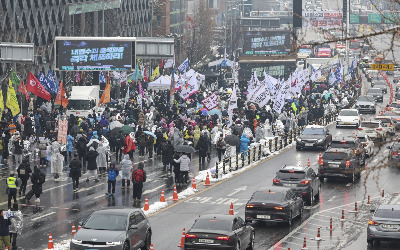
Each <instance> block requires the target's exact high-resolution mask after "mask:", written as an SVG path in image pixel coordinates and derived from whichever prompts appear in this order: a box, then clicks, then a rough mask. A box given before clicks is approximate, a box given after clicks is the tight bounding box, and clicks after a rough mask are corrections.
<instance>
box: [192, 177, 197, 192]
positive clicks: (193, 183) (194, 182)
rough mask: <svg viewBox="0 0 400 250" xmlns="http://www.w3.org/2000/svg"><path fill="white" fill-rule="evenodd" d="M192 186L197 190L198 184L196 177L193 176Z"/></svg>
mask: <svg viewBox="0 0 400 250" xmlns="http://www.w3.org/2000/svg"><path fill="white" fill-rule="evenodd" d="M192 188H193V189H194V190H197V186H196V179H195V178H194V177H193V181H192Z"/></svg>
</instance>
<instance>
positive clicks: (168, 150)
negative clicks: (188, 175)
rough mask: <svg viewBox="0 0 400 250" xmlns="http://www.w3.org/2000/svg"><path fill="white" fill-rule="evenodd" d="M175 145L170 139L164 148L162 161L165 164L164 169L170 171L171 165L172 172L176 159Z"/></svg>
mask: <svg viewBox="0 0 400 250" xmlns="http://www.w3.org/2000/svg"><path fill="white" fill-rule="evenodd" d="M174 151H175V149H174V145H172V143H171V141H168V142H167V143H166V144H165V145H164V147H163V150H162V162H163V165H164V171H168V168H167V167H168V166H169V172H172V163H173V160H174Z"/></svg>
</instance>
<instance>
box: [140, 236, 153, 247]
mask: <svg viewBox="0 0 400 250" xmlns="http://www.w3.org/2000/svg"><path fill="white" fill-rule="evenodd" d="M150 247H151V233H150V232H147V234H146V240H145V242H144V246H143V247H142V248H141V250H150Z"/></svg>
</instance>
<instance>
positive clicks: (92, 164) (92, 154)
mask: <svg viewBox="0 0 400 250" xmlns="http://www.w3.org/2000/svg"><path fill="white" fill-rule="evenodd" d="M98 155H99V153H97V151H95V150H94V148H93V147H90V149H89V153H87V155H86V160H87V174H86V182H89V176H91V175H93V176H94V182H99V177H98V175H97V156H98Z"/></svg>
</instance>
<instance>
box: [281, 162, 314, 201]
mask: <svg viewBox="0 0 400 250" xmlns="http://www.w3.org/2000/svg"><path fill="white" fill-rule="evenodd" d="M273 184H274V185H275V186H281V187H290V188H291V189H292V190H293V191H294V192H295V193H296V194H297V195H299V196H301V197H303V200H305V201H306V202H307V203H308V204H309V205H311V204H312V203H313V201H314V199H319V195H320V187H321V184H320V181H319V178H318V176H317V174H316V173H315V172H314V170H313V169H312V168H311V167H308V166H284V167H282V168H281V169H280V170H279V171H278V172H277V173H276V176H275V178H274V180H273Z"/></svg>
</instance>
